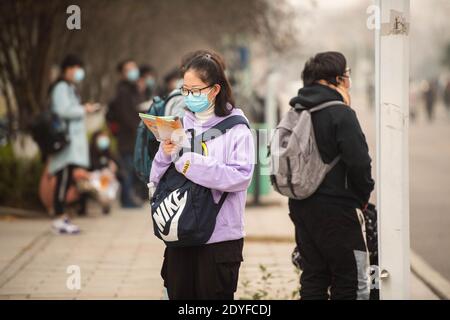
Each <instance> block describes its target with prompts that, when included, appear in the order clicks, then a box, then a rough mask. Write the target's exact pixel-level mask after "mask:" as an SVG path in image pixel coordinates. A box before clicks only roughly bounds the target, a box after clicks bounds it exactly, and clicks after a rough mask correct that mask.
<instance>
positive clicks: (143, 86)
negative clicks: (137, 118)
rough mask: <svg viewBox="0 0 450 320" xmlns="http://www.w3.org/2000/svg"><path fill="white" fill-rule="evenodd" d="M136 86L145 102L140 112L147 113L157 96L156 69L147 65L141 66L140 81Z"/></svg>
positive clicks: (139, 108) (140, 106) (141, 105)
mask: <svg viewBox="0 0 450 320" xmlns="http://www.w3.org/2000/svg"><path fill="white" fill-rule="evenodd" d="M136 85H137V87H138V90H139V93H140V94H141V95H142V100H143V102H142V103H141V104H140V105H139V107H138V110H139V111H140V112H146V111H147V110H148V108H149V107H150V104H151V102H152V99H153V97H154V96H155V94H156V89H157V82H156V70H155V68H153V67H152V66H150V65H146V64H145V65H141V66H140V67H139V79H138V80H137V82H136Z"/></svg>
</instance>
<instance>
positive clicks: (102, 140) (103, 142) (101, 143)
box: [97, 136, 109, 151]
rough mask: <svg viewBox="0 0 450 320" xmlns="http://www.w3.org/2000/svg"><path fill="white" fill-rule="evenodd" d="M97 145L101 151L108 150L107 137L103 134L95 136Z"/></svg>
mask: <svg viewBox="0 0 450 320" xmlns="http://www.w3.org/2000/svg"><path fill="white" fill-rule="evenodd" d="M97 147H98V148H99V149H100V150H102V151H105V150H108V148H109V138H108V137H105V136H102V137H98V138H97Z"/></svg>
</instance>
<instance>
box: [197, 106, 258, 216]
mask: <svg viewBox="0 0 450 320" xmlns="http://www.w3.org/2000/svg"><path fill="white" fill-rule="evenodd" d="M238 124H243V125H245V126H247V128H249V129H250V125H249V124H248V121H247V119H245V118H244V117H243V116H239V115H235V116H231V117H228V118H226V119H224V120H222V121H220V122H219V123H217V124H216V125H215V126H213V127H211V128H209V129H208V130H206V131H205V132H203V133H202V134H199V135H198V136H195V137H193V138H192V140H191V151H194V152H195V151H196V150H195V149H196V148H198V146H200V154H201V144H202V142H206V141H210V140H213V139H215V138H217V137H220V136H221V135H223V134H225V133H226V131H227V130H229V129H231V128H233V127H234V126H237V125H238ZM191 130H192V131H191V134H192V133H193V129H191ZM227 196H228V192H223V193H222V196H221V197H220V200H219V203H218V204H217V206H218V207H219V210H220V208H221V207H222V205H223V203H224V202H225V199H226V198H227Z"/></svg>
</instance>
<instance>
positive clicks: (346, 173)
mask: <svg viewBox="0 0 450 320" xmlns="http://www.w3.org/2000/svg"><path fill="white" fill-rule="evenodd" d="M347 175H348V169H345V182H344V184H345V189H348V179H347Z"/></svg>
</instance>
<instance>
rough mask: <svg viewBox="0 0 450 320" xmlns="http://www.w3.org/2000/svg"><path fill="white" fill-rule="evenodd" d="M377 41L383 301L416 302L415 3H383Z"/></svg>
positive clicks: (387, 0) (400, 0) (392, 0)
mask: <svg viewBox="0 0 450 320" xmlns="http://www.w3.org/2000/svg"><path fill="white" fill-rule="evenodd" d="M377 4H378V5H379V8H380V14H381V16H380V17H381V27H380V28H377V31H376V39H375V56H376V58H375V64H376V65H375V67H376V76H375V79H376V88H377V89H376V110H377V111H376V112H377V202H378V212H379V218H378V228H379V259H380V261H379V264H380V274H381V281H380V297H381V299H409V298H410V262H409V250H410V241H409V161H408V158H409V157H408V154H409V150H408V123H409V19H410V15H409V4H410V3H409V0H378V1H377Z"/></svg>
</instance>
